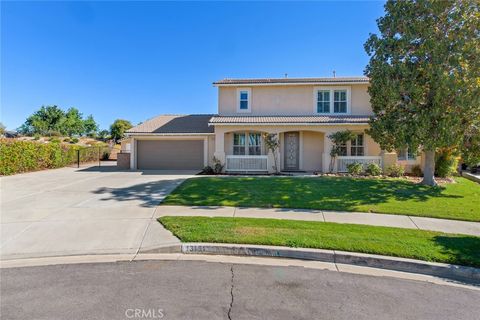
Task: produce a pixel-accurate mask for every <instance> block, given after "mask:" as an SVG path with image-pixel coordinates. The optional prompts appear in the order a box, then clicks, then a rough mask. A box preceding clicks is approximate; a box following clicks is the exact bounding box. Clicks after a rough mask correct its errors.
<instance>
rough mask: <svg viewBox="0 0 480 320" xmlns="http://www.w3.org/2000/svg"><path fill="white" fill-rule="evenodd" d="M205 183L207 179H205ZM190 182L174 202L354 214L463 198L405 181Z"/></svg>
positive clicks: (439, 188) (219, 179)
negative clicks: (390, 203)
mask: <svg viewBox="0 0 480 320" xmlns="http://www.w3.org/2000/svg"><path fill="white" fill-rule="evenodd" d="M202 179H204V178H202ZM206 179H209V180H208V183H207V184H205V183H203V182H202V181H192V180H190V181H189V184H188V185H187V186H186V187H185V189H184V190H181V191H180V192H181V193H180V194H175V195H174V196H173V197H172V198H173V200H175V199H178V201H180V202H181V201H184V202H185V204H187V203H188V204H192V205H195V204H200V205H201V204H203V205H235V206H247V207H248V206H253V207H285V208H288V207H292V208H293V207H295V208H304V209H308V208H311V209H318V208H321V209H332V210H347V211H351V210H352V209H355V208H356V207H357V206H359V205H374V204H380V203H385V202H388V201H389V200H396V201H406V200H414V201H418V202H425V201H427V200H429V199H431V198H451V199H456V198H463V196H460V195H449V194H445V193H444V190H445V188H444V187H428V186H422V185H418V184H414V183H412V182H409V181H402V180H380V179H353V178H337V177H322V178H283V177H275V178H229V179H225V178H206Z"/></svg>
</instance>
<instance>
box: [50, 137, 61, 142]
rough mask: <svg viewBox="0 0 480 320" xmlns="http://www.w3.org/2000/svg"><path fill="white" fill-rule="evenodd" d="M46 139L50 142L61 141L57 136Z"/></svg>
mask: <svg viewBox="0 0 480 320" xmlns="http://www.w3.org/2000/svg"><path fill="white" fill-rule="evenodd" d="M48 140H49V141H50V142H51V143H60V142H61V141H60V139H58V138H50V139H48Z"/></svg>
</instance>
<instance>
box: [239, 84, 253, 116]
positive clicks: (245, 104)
mask: <svg viewBox="0 0 480 320" xmlns="http://www.w3.org/2000/svg"><path fill="white" fill-rule="evenodd" d="M251 96H252V90H251V89H250V88H239V89H237V99H238V104H237V112H250V111H251V100H252V99H251Z"/></svg>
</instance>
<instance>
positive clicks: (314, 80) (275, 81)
mask: <svg viewBox="0 0 480 320" xmlns="http://www.w3.org/2000/svg"><path fill="white" fill-rule="evenodd" d="M352 82H354V83H357V82H358V83H368V82H369V79H368V78H367V77H335V78H332V77H330V78H265V79H223V80H219V81H215V82H214V83H213V84H214V85H235V84H306V83H309V84H310V83H352Z"/></svg>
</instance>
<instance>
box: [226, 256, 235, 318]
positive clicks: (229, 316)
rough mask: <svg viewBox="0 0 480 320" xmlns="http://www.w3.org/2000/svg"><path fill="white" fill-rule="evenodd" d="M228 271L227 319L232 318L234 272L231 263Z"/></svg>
mask: <svg viewBox="0 0 480 320" xmlns="http://www.w3.org/2000/svg"><path fill="white" fill-rule="evenodd" d="M230 272H231V274H232V278H231V282H230V306H229V307H228V313H227V317H228V319H229V320H232V314H231V313H232V307H233V300H234V298H233V280H234V279H235V274H234V273H233V264H232V265H231V267H230Z"/></svg>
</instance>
